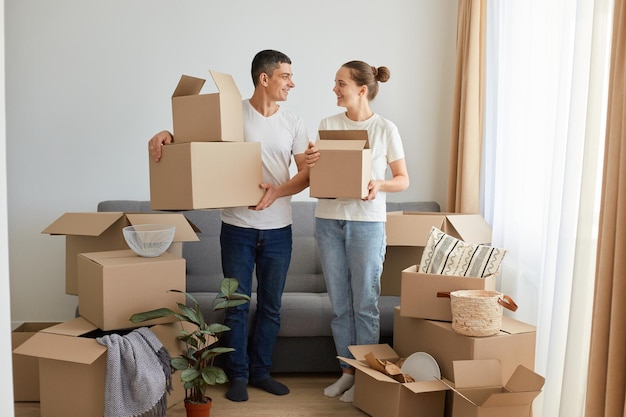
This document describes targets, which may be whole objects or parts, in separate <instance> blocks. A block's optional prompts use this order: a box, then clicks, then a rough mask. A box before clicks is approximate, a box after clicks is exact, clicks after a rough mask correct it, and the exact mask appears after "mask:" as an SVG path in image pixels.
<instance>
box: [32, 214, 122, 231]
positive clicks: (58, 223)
mask: <svg viewBox="0 0 626 417" xmlns="http://www.w3.org/2000/svg"><path fill="white" fill-rule="evenodd" d="M123 215H124V213H122V212H114V211H111V212H90V213H65V214H63V215H62V216H61V217H59V218H58V219H57V220H55V221H54V222H53V223H52V224H51V225H49V226H48V227H46V228H45V229H44V230H43V231H42V232H41V233H46V234H50V235H78V236H100V235H101V234H102V233H103V232H104V231H105V230H107V229H108V228H109V227H111V225H112V224H113V223H115V222H116V221H117V220H118V219H120V218H121V217H122V216H123Z"/></svg>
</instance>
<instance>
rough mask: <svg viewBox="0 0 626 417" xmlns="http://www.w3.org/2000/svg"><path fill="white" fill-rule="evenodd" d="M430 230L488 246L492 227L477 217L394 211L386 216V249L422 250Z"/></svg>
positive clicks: (472, 215)
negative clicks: (436, 230) (410, 247)
mask: <svg viewBox="0 0 626 417" xmlns="http://www.w3.org/2000/svg"><path fill="white" fill-rule="evenodd" d="M433 226H434V227H436V228H438V229H439V230H441V231H443V232H445V233H447V234H449V235H451V236H454V237H456V238H457V239H461V240H463V241H464V242H468V243H477V244H488V243H490V242H491V227H490V226H489V224H488V223H487V222H486V221H485V219H484V218H483V217H482V216H481V215H480V214H457V213H440V212H412V211H393V212H389V213H387V223H386V230H387V245H388V246H425V245H426V243H427V241H428V235H429V234H430V229H431V227H433ZM415 263H417V264H419V259H418V260H417V262H415Z"/></svg>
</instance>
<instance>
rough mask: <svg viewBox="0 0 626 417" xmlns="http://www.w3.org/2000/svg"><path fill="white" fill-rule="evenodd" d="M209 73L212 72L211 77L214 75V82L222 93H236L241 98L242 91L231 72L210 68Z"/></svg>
mask: <svg viewBox="0 0 626 417" xmlns="http://www.w3.org/2000/svg"><path fill="white" fill-rule="evenodd" d="M209 73H210V74H211V77H213V82H214V83H215V85H216V86H217V89H218V90H219V92H220V93H221V94H230V95H236V96H237V97H239V98H240V99H241V93H239V89H238V88H237V84H235V80H234V79H233V77H232V76H231V75H230V74H224V73H221V72H217V71H213V70H209Z"/></svg>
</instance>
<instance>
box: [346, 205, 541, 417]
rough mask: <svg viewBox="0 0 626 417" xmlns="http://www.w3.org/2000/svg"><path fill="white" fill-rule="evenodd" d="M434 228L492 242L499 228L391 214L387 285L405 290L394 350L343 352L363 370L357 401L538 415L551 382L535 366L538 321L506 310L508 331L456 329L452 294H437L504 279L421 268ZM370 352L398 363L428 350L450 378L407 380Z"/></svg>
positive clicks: (397, 410)
mask: <svg viewBox="0 0 626 417" xmlns="http://www.w3.org/2000/svg"><path fill="white" fill-rule="evenodd" d="M433 226H434V227H437V228H439V229H440V230H442V231H444V232H446V233H447V234H450V235H452V236H454V237H457V238H459V239H462V240H464V241H466V242H470V243H478V244H489V243H490V241H491V229H490V228H489V225H488V224H487V223H486V222H485V220H484V219H483V218H482V217H481V216H480V215H468V214H445V213H408V212H393V213H389V214H388V216H387V239H388V247H387V257H386V259H385V265H384V269H385V271H384V272H383V277H382V284H383V287H385V285H387V288H388V289H396V291H397V288H399V294H400V306H398V307H396V310H395V315H394V338H393V349H391V348H390V347H389V346H386V345H375V346H353V347H352V348H351V352H352V353H353V355H354V358H355V359H347V358H341V359H342V360H344V361H345V362H347V363H350V364H351V365H353V366H354V367H355V368H356V369H357V372H356V386H355V398H354V405H355V406H357V407H359V408H360V409H362V410H363V411H365V412H367V413H368V414H370V415H371V416H373V417H383V416H384V417H390V416H391V417H405V416H407V417H408V416H412V417H416V416H417V417H421V416H424V417H426V416H428V417H437V416H444V415H445V416H452V417H468V416H487V415H488V416H504V415H507V416H520V417H522V416H523V417H528V416H529V415H532V402H533V400H534V398H535V397H536V396H537V395H539V393H540V392H541V389H542V387H543V383H544V379H543V377H541V376H540V375H538V374H536V373H535V372H534V371H533V370H534V362H535V337H536V330H535V327H534V326H531V325H529V324H526V323H523V322H521V321H518V320H515V319H513V318H510V317H507V316H505V317H503V320H502V326H501V330H500V332H499V333H498V334H495V335H493V336H488V337H469V336H463V335H460V334H457V333H455V332H454V331H453V329H452V325H451V321H452V313H451V308H450V299H449V298H442V297H437V292H449V291H455V290H461V289H485V290H494V289H495V288H496V278H497V277H496V276H488V277H485V278H467V277H456V276H445V275H431V274H422V273H419V272H417V270H418V265H419V263H420V260H421V254H422V251H423V249H424V246H425V245H426V241H427V239H428V235H429V232H430V229H431V227H433ZM395 248H399V249H401V250H399V251H395V250H394V249H395ZM396 254H398V255H399V256H395V255H396ZM392 291H393V290H392ZM368 352H373V353H374V354H375V356H376V357H377V358H379V359H381V360H391V361H396V360H398V358H405V357H408V356H409V355H411V354H413V353H415V352H426V353H428V354H430V355H431V356H432V357H433V358H434V359H435V360H436V361H437V363H438V365H439V368H440V370H441V376H442V380H441V381H439V380H432V381H422V382H411V383H399V382H397V381H396V380H394V379H392V378H390V377H388V376H385V375H383V374H382V373H380V372H378V371H375V370H373V369H371V368H370V367H369V366H368V365H367V363H366V361H365V360H364V357H365V354H366V353H368ZM382 393H386V395H382Z"/></svg>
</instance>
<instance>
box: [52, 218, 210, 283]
mask: <svg viewBox="0 0 626 417" xmlns="http://www.w3.org/2000/svg"><path fill="white" fill-rule="evenodd" d="M150 223H157V224H173V225H175V226H176V232H175V234H174V240H173V242H172V245H171V246H170V247H169V249H168V250H167V251H168V252H170V253H175V254H177V255H179V256H182V242H194V241H199V240H200V238H198V235H197V234H196V232H198V228H197V227H196V226H195V225H194V224H193V223H191V222H189V220H187V219H186V218H185V216H183V215H182V214H181V213H122V212H89V213H65V214H63V215H62V216H61V217H59V218H58V219H56V220H55V221H54V222H53V223H52V224H50V225H49V226H48V227H46V228H45V229H44V230H43V231H42V233H46V234H50V235H65V293H66V294H71V295H78V275H77V265H76V259H77V255H78V254H79V253H86V252H101V251H109V250H120V249H128V245H127V244H126V241H125V240H124V235H123V232H122V229H123V228H124V227H126V226H131V225H138V224H150Z"/></svg>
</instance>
